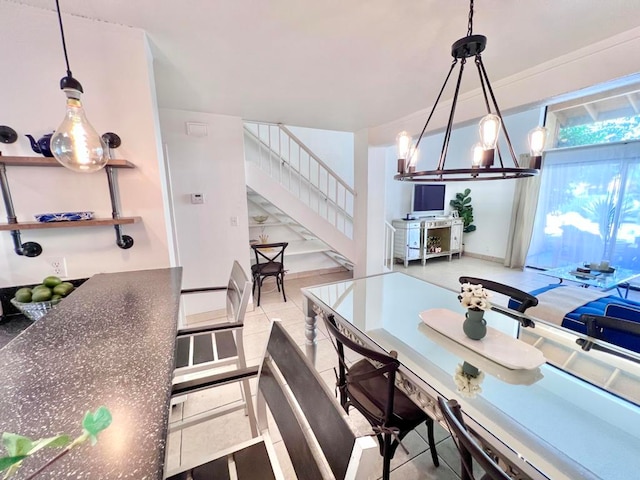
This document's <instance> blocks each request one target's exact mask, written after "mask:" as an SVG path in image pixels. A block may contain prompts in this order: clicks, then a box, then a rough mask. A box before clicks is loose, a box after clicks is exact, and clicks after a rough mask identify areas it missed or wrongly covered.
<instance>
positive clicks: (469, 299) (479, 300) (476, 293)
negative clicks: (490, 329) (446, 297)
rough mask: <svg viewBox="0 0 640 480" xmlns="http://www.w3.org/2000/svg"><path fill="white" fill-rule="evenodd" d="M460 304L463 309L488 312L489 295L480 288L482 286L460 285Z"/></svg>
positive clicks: (489, 306)
mask: <svg viewBox="0 0 640 480" xmlns="http://www.w3.org/2000/svg"><path fill="white" fill-rule="evenodd" d="M461 290H462V291H461V293H460V297H459V298H460V303H461V304H462V306H463V307H465V308H470V309H472V310H490V309H491V303H490V302H489V300H488V299H489V298H491V294H490V293H489V292H488V291H487V290H486V289H484V288H483V287H482V284H477V285H475V284H473V283H463V284H462V285H461Z"/></svg>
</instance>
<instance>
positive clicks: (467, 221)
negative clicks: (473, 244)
mask: <svg viewBox="0 0 640 480" xmlns="http://www.w3.org/2000/svg"><path fill="white" fill-rule="evenodd" d="M470 195H471V189H470V188H465V190H464V192H462V193H459V192H458V193H456V198H454V199H453V200H451V201H450V202H449V205H450V206H451V207H452V208H453V209H454V210H455V211H457V212H458V217H460V218H461V219H462V223H463V229H462V231H463V232H464V233H469V232H473V231H475V229H476V226H475V225H473V207H472V206H471V196H470Z"/></svg>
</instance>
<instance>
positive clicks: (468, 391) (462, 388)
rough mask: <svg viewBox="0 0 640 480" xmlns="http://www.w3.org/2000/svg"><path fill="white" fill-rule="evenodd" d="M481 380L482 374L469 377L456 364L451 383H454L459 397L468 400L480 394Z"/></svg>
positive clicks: (460, 366) (459, 365)
mask: <svg viewBox="0 0 640 480" xmlns="http://www.w3.org/2000/svg"><path fill="white" fill-rule="evenodd" d="M483 380H484V372H478V375H476V376H474V375H470V374H468V373H466V372H464V371H463V369H462V365H461V364H458V366H457V367H456V374H455V375H454V376H453V381H454V382H456V387H457V390H458V392H459V393H460V395H462V396H463V397H468V398H474V397H475V396H476V395H478V394H479V393H481V392H482V387H481V386H480V384H481V383H482V381H483Z"/></svg>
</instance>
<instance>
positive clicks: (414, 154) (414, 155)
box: [407, 145, 420, 168]
mask: <svg viewBox="0 0 640 480" xmlns="http://www.w3.org/2000/svg"><path fill="white" fill-rule="evenodd" d="M419 157H420V150H419V149H417V148H416V146H415V145H411V148H409V156H408V157H407V159H408V160H409V167H413V168H415V167H416V164H417V163H418V158H419Z"/></svg>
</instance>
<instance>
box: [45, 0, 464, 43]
mask: <svg viewBox="0 0 640 480" xmlns="http://www.w3.org/2000/svg"><path fill="white" fill-rule="evenodd" d="M57 1H58V0H56V2H57ZM472 34H473V0H471V1H470V2H469V24H468V25H467V37H469V36H471V35H472Z"/></svg>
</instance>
